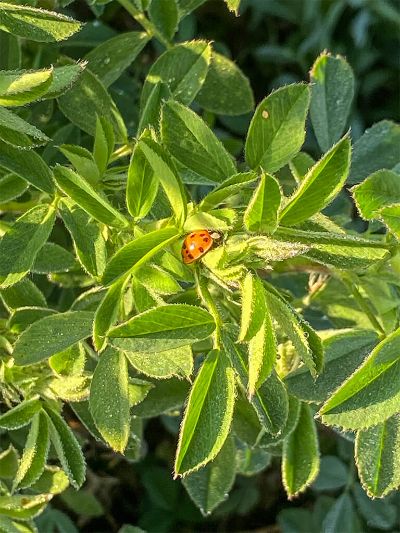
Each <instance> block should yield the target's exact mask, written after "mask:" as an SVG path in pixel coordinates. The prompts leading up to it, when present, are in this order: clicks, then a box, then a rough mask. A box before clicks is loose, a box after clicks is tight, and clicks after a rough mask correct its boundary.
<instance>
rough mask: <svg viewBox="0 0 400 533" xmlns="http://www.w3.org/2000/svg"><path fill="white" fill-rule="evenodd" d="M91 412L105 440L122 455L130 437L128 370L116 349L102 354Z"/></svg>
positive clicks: (123, 357)
mask: <svg viewBox="0 0 400 533" xmlns="http://www.w3.org/2000/svg"><path fill="white" fill-rule="evenodd" d="M89 402H90V412H91V413H92V416H93V420H94V422H95V424H96V427H97V429H98V430H99V432H100V433H101V436H102V437H103V438H104V440H105V441H106V442H107V443H108V444H109V445H110V446H111V448H113V449H114V450H116V451H118V452H121V453H122V452H123V451H124V449H125V447H126V444H127V442H128V438H129V427H130V415H129V396H128V367H127V362H126V359H125V356H124V354H123V353H122V352H119V351H117V350H115V349H113V348H108V349H107V350H105V351H104V352H103V354H102V355H101V357H100V359H99V362H98V363H97V366H96V369H95V371H94V374H93V379H92V384H91V386H90V400H89Z"/></svg>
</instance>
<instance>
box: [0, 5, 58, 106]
mask: <svg viewBox="0 0 400 533" xmlns="http://www.w3.org/2000/svg"><path fill="white" fill-rule="evenodd" d="M0 17H1V15H0ZM52 80H53V69H52V68H49V69H45V70H33V71H27V70H19V71H11V72H9V71H4V70H2V71H0V105H3V106H8V107H12V106H22V105H25V104H29V103H30V102H33V101H34V100H38V99H39V98H40V97H41V96H42V95H43V94H45V93H46V92H47V90H48V88H49V87H50V85H51V82H52Z"/></svg>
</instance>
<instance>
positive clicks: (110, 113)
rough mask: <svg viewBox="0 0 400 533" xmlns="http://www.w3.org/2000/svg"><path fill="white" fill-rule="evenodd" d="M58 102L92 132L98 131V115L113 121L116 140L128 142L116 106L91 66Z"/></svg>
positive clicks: (75, 120) (75, 122)
mask: <svg viewBox="0 0 400 533" xmlns="http://www.w3.org/2000/svg"><path fill="white" fill-rule="evenodd" d="M58 105H59V108H60V109H61V111H62V112H63V114H64V115H65V116H66V117H67V119H68V120H70V121H71V122H72V123H73V124H75V125H76V126H78V128H80V129H81V130H83V131H85V132H86V133H89V135H93V136H94V135H95V133H96V123H97V117H98V116H99V117H104V119H106V120H107V121H108V122H110V123H111V124H112V126H113V130H114V134H115V139H116V140H117V142H120V143H125V142H126V139H127V131H126V127H125V124H124V121H123V119H122V117H121V115H120V113H119V111H118V109H117V106H116V105H115V103H114V101H113V100H112V98H111V96H110V95H109V94H108V92H107V90H106V88H105V87H104V85H103V84H102V83H101V81H100V80H99V79H98V78H97V76H96V75H95V74H93V73H92V72H90V70H89V69H87V68H86V69H85V70H84V72H83V73H82V75H81V76H80V78H79V80H78V81H77V83H75V84H74V86H73V87H72V88H71V89H70V90H69V91H68V92H67V93H66V94H64V95H63V96H61V97H60V98H58Z"/></svg>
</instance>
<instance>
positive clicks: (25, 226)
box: [0, 205, 55, 288]
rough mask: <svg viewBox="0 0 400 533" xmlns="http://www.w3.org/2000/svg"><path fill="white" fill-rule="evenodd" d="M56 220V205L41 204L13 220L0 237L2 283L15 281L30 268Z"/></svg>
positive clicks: (2, 285) (4, 285)
mask: <svg viewBox="0 0 400 533" xmlns="http://www.w3.org/2000/svg"><path fill="white" fill-rule="evenodd" d="M54 220H55V210H54V207H52V206H49V205H38V206H36V207H33V208H32V209H30V210H29V211H27V212H26V213H25V214H23V215H22V216H21V217H19V218H18V219H17V220H16V221H15V222H14V224H13V225H12V227H11V228H10V229H9V230H8V231H7V233H6V234H5V235H4V236H3V238H2V239H1V240H0V287H2V288H4V287H8V286H10V285H13V284H14V283H16V282H17V281H19V280H21V279H22V278H23V277H24V276H25V275H26V274H27V273H28V272H29V270H30V269H31V268H32V265H33V263H34V261H35V258H36V255H37V253H38V252H39V250H40V248H41V247H42V246H43V245H44V243H45V242H46V241H47V239H48V237H49V235H50V232H51V230H52V228H53V225H54Z"/></svg>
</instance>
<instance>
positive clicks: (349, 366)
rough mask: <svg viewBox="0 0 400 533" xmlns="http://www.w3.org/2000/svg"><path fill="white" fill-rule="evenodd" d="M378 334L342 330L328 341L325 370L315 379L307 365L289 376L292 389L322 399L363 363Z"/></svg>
mask: <svg viewBox="0 0 400 533" xmlns="http://www.w3.org/2000/svg"><path fill="white" fill-rule="evenodd" d="M377 342H378V336H377V334H376V333H375V332H374V331H369V330H352V329H349V330H343V331H338V332H337V333H335V334H333V335H332V336H330V337H328V338H327V339H326V340H325V341H324V343H323V344H324V352H325V365H324V371H323V372H322V373H321V374H320V375H319V376H318V377H317V378H316V379H313V378H312V377H311V375H310V373H309V372H308V370H307V368H306V367H304V366H303V367H301V368H298V369H297V370H295V371H294V372H290V374H288V375H287V376H286V377H285V383H286V386H287V387H288V389H289V391H290V392H291V393H292V394H294V395H295V396H297V397H298V398H300V399H301V400H304V401H306V402H315V403H322V402H325V401H326V400H327V399H328V397H329V396H330V395H331V394H332V393H333V392H334V391H335V390H336V389H337V388H338V387H339V386H340V385H341V384H342V383H343V382H344V381H345V380H346V379H347V378H348V377H349V376H351V374H352V373H353V372H354V371H355V370H356V369H357V368H358V367H359V366H360V364H361V363H362V362H363V361H364V359H365V358H366V356H367V355H368V354H369V353H370V351H371V350H372V349H373V348H374V346H376V344H377Z"/></svg>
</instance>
